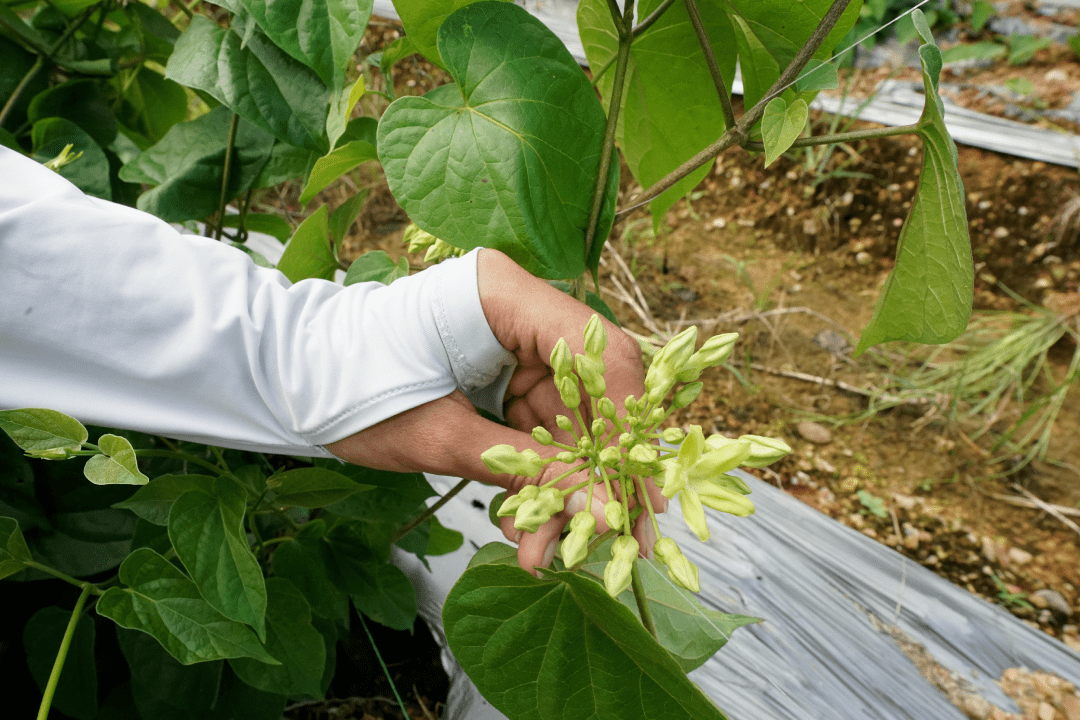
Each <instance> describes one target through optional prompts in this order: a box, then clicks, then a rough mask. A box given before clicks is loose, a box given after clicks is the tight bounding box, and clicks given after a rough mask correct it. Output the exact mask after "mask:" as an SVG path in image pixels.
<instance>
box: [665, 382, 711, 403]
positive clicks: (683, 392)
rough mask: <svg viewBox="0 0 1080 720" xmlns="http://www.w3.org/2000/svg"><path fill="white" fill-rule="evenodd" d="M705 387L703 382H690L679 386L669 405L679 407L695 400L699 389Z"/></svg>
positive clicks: (699, 391)
mask: <svg viewBox="0 0 1080 720" xmlns="http://www.w3.org/2000/svg"><path fill="white" fill-rule="evenodd" d="M703 387H705V383H699V382H696V383H691V384H689V385H684V386H682V387H681V388H679V392H677V393H675V397H674V398H673V399H672V400H671V407H673V408H676V409H681V408H684V407H686V406H687V405H689V404H690V403H692V402H694V401H695V400H697V396H698V395H700V394H701V389H702V388H703Z"/></svg>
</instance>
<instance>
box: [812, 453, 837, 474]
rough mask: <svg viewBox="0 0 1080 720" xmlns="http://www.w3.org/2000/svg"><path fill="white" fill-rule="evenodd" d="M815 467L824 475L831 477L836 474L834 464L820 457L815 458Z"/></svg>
mask: <svg viewBox="0 0 1080 720" xmlns="http://www.w3.org/2000/svg"><path fill="white" fill-rule="evenodd" d="M814 466H815V467H816V468H817V469H818V470H819V471H821V472H823V473H826V474H829V475H832V474H833V473H835V472H836V467H835V466H833V464H832V463H830V462H829V461H828V460H826V459H825V458H823V457H821V456H820V455H818V456H815V457H814Z"/></svg>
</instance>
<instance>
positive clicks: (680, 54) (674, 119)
mask: <svg viewBox="0 0 1080 720" xmlns="http://www.w3.org/2000/svg"><path fill="white" fill-rule="evenodd" d="M659 5H660V0H646V2H643V3H642V4H641V5H640V6H639V9H638V14H639V16H641V17H644V16H647V15H648V14H649V13H651V12H652V11H653V10H655V9H656V8H657V7H658V6H659ZM699 6H700V9H701V15H702V19H703V22H704V24H705V30H706V32H707V33H708V35H709V40H710V44H711V45H712V48H713V53H714V54H715V55H716V58H717V61H718V63H719V64H720V71H721V72H722V73H723V75H724V81H725V83H726V85H727V89H728V92H729V93H730V92H731V83H732V81H733V79H734V77H735V50H734V48H735V37H734V34H733V31H732V28H731V22H730V21H729V20H728V17H727V15H726V14H725V12H724V8H725V3H723V2H721V1H720V0H705V1H704V2H701V3H699ZM578 28H579V31H580V33H581V40H582V44H583V46H584V48H585V55H586V57H587V58H588V59H589V66H590V67H592V68H594V69H596V70H599V69H600V68H602V67H604V66H605V65H607V64H608V63H610V62H612V61H613V60H614V58H615V55H616V52H617V51H618V42H619V41H618V34H617V33H616V31H615V25H614V23H613V22H612V19H611V11H610V10H609V9H608V3H607V2H606V1H605V0H583V2H581V3H580V4H579V5H578ZM614 75H615V73H614V72H613V68H609V70H608V71H607V72H605V73H604V75H603V77H601V78H600V82H599V83H598V87H599V88H600V91H601V92H602V93H603V95H604V104H605V106H608V105H610V98H611V91H612V87H613V83H614ZM723 132H724V116H723V114H722V113H721V110H720V100H719V98H718V97H717V94H716V88H715V86H714V84H713V81H712V77H711V76H710V75H709V70H708V68H707V67H706V65H705V62H704V60H703V58H702V53H701V47H700V45H699V43H698V40H697V35H696V34H695V33H694V29H693V26H692V25H691V24H690V17H689V15H687V12H686V7H685V6H684V5H683V3H681V2H679V3H675V4H674V5H672V6H671V7H670V8H668V9H667V10H666V11H664V14H663V15H662V16H661V17H660V19H659V20H657V21H656V22H655V23H654V24H653V25H652V26H651V27H649V29H648V30H646V31H645V32H644V33H642V34H641V35H639V36H638V37H637V38H636V39H635V40H634V44H633V45H632V46H631V48H630V58H629V61H628V64H627V69H626V82H625V87H624V90H623V100H622V107H621V112H620V115H619V126H618V135H617V139H618V142H619V148H620V149H621V150H622V151H623V156H624V157H625V158H626V162H627V165H629V167H630V172H632V173H633V174H634V177H635V178H636V179H637V181H638V182H639V183H641V185H642V187H644V188H648V187H651V186H652V185H653V184H654V183H656V182H657V181H658V180H660V179H661V178H663V177H664V176H665V175H667V174H668V173H669V172H671V171H672V170H674V169H675V168H676V167H678V166H679V165H681V164H682V163H683V162H685V161H686V160H688V159H689V158H691V157H692V156H693V155H694V154H696V153H697V152H699V151H700V150H702V149H703V148H704V147H705V146H707V145H708V144H709V143H711V142H713V141H715V140H716V139H717V138H718V137H720V135H721V133H723ZM711 166H712V163H711V162H710V163H708V164H707V165H705V166H703V167H702V168H701V169H699V170H696V171H695V172H694V173H693V174H692V175H691V176H689V177H687V178H684V179H683V180H681V181H680V182H679V183H678V184H677V185H676V186H675V187H673V188H671V189H670V190H668V191H667V192H665V193H664V194H663V195H661V196H660V197H658V198H657V199H656V200H653V202H652V203H651V208H652V212H653V218H654V220H659V218H661V217H663V215H664V213H665V212H667V210H668V208H670V207H671V206H672V205H673V204H674V203H675V202H676V201H678V200H679V199H680V198H681V197H683V196H684V195H686V193H688V192H689V191H690V190H691V189H692V188H693V187H694V186H695V185H697V184H698V183H699V182H700V181H701V179H702V178H703V177H704V176H705V174H706V173H707V172H708V171H709V168H710V167H711Z"/></svg>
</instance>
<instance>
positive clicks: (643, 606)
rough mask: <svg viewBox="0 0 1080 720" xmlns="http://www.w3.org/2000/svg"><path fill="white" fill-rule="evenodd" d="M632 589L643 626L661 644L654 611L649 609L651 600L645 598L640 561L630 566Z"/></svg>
mask: <svg viewBox="0 0 1080 720" xmlns="http://www.w3.org/2000/svg"><path fill="white" fill-rule="evenodd" d="M630 587H631V588H632V589H633V590H634V600H635V601H636V602H637V608H638V613H639V614H640V615H641V624H642V625H644V626H645V629H646V630H648V631H649V634H650V635H652V636H653V639H654V640H656V641H657V642H659V638H657V637H656V624H655V623H654V622H653V617H652V610H651V609H649V599H648V598H647V597H646V596H645V585H644V583H642V582H641V571H640V570H639V569H638V561H637V560H636V559H635V560H634V564H633V565H631V566H630Z"/></svg>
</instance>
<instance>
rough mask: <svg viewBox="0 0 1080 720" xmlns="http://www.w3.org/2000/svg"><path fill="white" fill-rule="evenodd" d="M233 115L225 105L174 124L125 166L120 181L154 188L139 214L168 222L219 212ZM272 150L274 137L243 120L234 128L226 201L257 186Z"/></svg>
mask: <svg viewBox="0 0 1080 720" xmlns="http://www.w3.org/2000/svg"><path fill="white" fill-rule="evenodd" d="M231 118H232V113H231V112H229V109H228V108H226V107H224V106H219V107H217V108H214V109H213V110H211V111H210V112H208V113H206V114H205V115H202V116H200V117H198V118H197V119H195V120H192V121H191V122H185V123H179V124H177V125H174V126H173V127H172V128H171V129H170V130H169V131H168V132H167V133H166V134H165V137H163V138H162V139H161V140H160V141H159V142H158V143H156V144H155V145H154V146H153V147H151V148H149V149H148V150H145V151H144V152H143V153H142V154H140V155H139V156H138V157H137V158H135V159H134V160H132V161H131V162H129V163H127V164H126V165H124V167H123V168H122V169H121V170H120V178H121V179H122V180H126V181H127V182H133V183H145V184H149V185H156V186H157V187H154V188H151V189H150V190H148V191H147V192H145V193H143V194H142V195H140V196H139V200H138V203H137V206H138V208H139V209H140V210H144V211H146V212H148V213H151V214H153V215H156V216H158V217H159V218H161V219H162V220H167V221H169V222H182V221H184V220H193V219H197V218H203V217H206V216H207V215H210V214H211V213H213V212H214V211H216V210H217V206H218V201H219V200H220V197H221V184H222V179H223V175H224V173H223V166H224V163H225V153H226V151H227V149H228V144H229V122H230V120H231ZM274 148H275V145H274V141H273V137H272V136H271V135H270V134H269V133H268V132H266V131H265V130H263V129H262V128H259V127H257V126H255V125H253V124H252V123H250V122H247V121H246V120H244V119H243V118H241V119H240V122H239V124H238V125H237V133H236V141H235V147H234V149H233V153H234V155H233V157H234V160H233V164H232V167H231V170H230V172H229V187H228V190H227V193H226V197H227V198H228V199H232V198H234V197H236V196H237V195H239V194H241V193H243V192H247V191H248V190H249V189H251V188H252V187H254V186H255V185H257V184H258V183H257V180H258V179H259V176H260V173H261V172H262V171H263V168H264V167H265V166H266V165H267V163H268V161H269V160H270V159H271V156H272V153H273V150H274Z"/></svg>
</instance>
